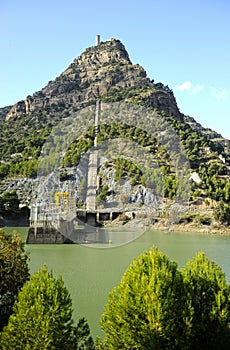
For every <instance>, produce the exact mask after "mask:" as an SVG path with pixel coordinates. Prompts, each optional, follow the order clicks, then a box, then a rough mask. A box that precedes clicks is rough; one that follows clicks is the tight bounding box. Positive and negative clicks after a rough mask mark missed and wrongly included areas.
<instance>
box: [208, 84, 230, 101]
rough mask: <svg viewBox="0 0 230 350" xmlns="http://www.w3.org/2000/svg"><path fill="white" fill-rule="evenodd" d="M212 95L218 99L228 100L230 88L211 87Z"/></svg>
mask: <svg viewBox="0 0 230 350" xmlns="http://www.w3.org/2000/svg"><path fill="white" fill-rule="evenodd" d="M210 92H211V95H212V96H213V97H214V98H216V99H217V100H218V101H227V100H228V99H229V98H230V90H227V89H223V88H215V87H213V86H211V87H210Z"/></svg>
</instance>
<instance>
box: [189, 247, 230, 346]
mask: <svg viewBox="0 0 230 350" xmlns="http://www.w3.org/2000/svg"><path fill="white" fill-rule="evenodd" d="M182 273H183V279H184V285H185V289H186V295H187V303H188V308H189V312H190V323H191V333H190V339H189V343H190V349H202V350H206V349H207V350H212V349H213V350H218V349H219V350H224V349H226V350H227V349H229V348H230V328H229V321H230V309H229V306H230V305H229V302H230V299H229V298H230V289H229V285H228V284H227V283H226V281H225V276H224V273H223V272H222V271H221V269H220V267H219V266H218V265H217V264H215V263H213V262H211V261H209V260H208V259H207V258H206V257H205V255H204V253H198V254H197V256H196V257H195V258H193V259H192V260H191V261H188V262H187V264H186V267H185V269H183V270H182Z"/></svg>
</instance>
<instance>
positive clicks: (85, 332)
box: [0, 266, 94, 350]
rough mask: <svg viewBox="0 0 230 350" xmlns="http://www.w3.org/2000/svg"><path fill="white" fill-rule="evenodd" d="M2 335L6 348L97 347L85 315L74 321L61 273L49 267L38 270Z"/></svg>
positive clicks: (27, 285) (15, 307) (20, 295)
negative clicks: (57, 276) (49, 269)
mask: <svg viewBox="0 0 230 350" xmlns="http://www.w3.org/2000/svg"><path fill="white" fill-rule="evenodd" d="M13 311H14V313H13V314H12V315H11V317H10V319H9V323H8V325H7V326H6V327H4V330H3V332H2V334H1V337H0V347H1V349H3V350H6V349H23V350H25V349H26V350H27V349H28V350H29V349H41V350H44V349H52V350H57V349H68V350H71V349H88V350H89V349H94V345H93V341H92V338H91V337H90V336H89V328H88V325H87V323H86V322H85V320H84V319H81V320H80V321H79V323H78V326H74V325H73V319H72V301H71V297H70V294H69V292H68V290H67V289H66V287H65V286H64V283H63V280H62V278H61V277H59V278H55V277H54V276H53V274H52V272H48V270H47V267H45V266H44V267H43V268H42V269H40V270H39V271H38V272H37V273H35V274H34V275H33V276H32V277H31V279H30V281H29V283H26V284H25V285H24V287H23V288H22V290H21V292H20V293H19V295H18V301H17V302H16V303H15V305H14V308H13Z"/></svg>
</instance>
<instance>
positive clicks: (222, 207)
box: [214, 201, 230, 225]
mask: <svg viewBox="0 0 230 350" xmlns="http://www.w3.org/2000/svg"><path fill="white" fill-rule="evenodd" d="M214 218H215V220H217V221H219V222H220V223H221V224H224V225H229V224H230V207H229V205H227V204H224V202H223V201H220V203H219V204H218V205H217V206H216V207H215V209H214Z"/></svg>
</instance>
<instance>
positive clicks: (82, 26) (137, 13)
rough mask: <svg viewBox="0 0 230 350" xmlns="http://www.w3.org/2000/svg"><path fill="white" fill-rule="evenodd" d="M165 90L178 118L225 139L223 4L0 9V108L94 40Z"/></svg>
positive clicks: (211, 0)
mask: <svg viewBox="0 0 230 350" xmlns="http://www.w3.org/2000/svg"><path fill="white" fill-rule="evenodd" d="M96 34H100V35H101V38H102V40H103V41H105V40H107V39H109V38H111V37H114V38H117V39H120V40H121V41H122V42H123V43H124V45H125V46H126V49H127V50H128V52H129V55H130V58H131V60H132V62H133V63H139V64H141V65H142V66H143V67H144V68H145V70H146V71H147V74H148V76H149V77H150V78H151V79H154V80H155V82H159V81H161V82H163V83H164V84H166V85H169V87H170V88H172V89H173V91H174V94H175V97H176V100H177V102H178V106H179V108H180V110H181V112H183V113H184V114H187V115H190V116H191V117H194V118H195V119H196V120H197V121H198V122H199V123H201V124H202V125H203V126H205V127H210V128H212V129H214V130H216V131H218V132H220V133H221V134H222V135H223V136H225V137H227V138H229V139H230V121H229V117H230V2H229V0H202V1H200V0H193V1H190V0H187V1H186V0H184V1H182V0H174V1H170V0H157V1H156V0H142V1H140V0H138V1H136V0H133V1H125V0H123V1H121V0H116V1H108V0H107V1H105V0H102V1H100V0H98V1H93V0H85V1H78V0H65V1H60V0H56V1H53V0H7V1H1V2H0V46H1V54H0V107H3V106H6V105H9V104H13V103H15V102H17V101H19V100H22V99H24V98H26V96H27V95H32V94H33V93H34V92H36V91H38V90H40V89H41V88H42V87H44V86H45V85H46V84H47V83H48V81H49V80H53V79H54V78H55V77H57V76H58V75H59V74H60V73H61V72H62V71H63V70H64V69H65V68H66V67H67V66H68V65H69V64H70V63H71V62H72V61H73V59H74V58H75V57H77V56H79V55H80V54H81V52H82V51H84V49H85V48H86V47H89V46H92V45H94V42H95V35H96Z"/></svg>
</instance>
